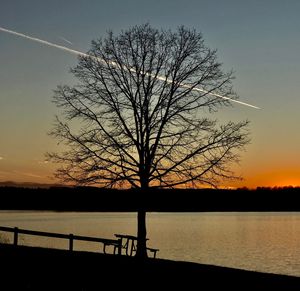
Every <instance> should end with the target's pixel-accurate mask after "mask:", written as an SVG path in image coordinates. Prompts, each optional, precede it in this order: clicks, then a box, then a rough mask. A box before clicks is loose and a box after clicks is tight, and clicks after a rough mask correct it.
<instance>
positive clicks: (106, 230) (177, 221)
mask: <svg viewBox="0 0 300 291" xmlns="http://www.w3.org/2000/svg"><path fill="white" fill-rule="evenodd" d="M0 225H1V226H12V227H15V226H17V227H19V228H26V229H32V230H40V231H50V232H59V233H73V234H78V235H86V236H95V237H103V238H114V234H115V233H124V234H132V235H135V234H136V214H135V213H75V212H68V213H67V212H62V213H57V212H27V211H26V212H19V211H18V212H17V211H0ZM147 230H148V237H149V242H148V246H149V247H154V248H159V249H160V250H159V252H158V257H160V258H166V259H172V260H181V261H193V262H197V263H205V264H214V265H220V266H228V267H235V268H243V269H248V270H257V271H263V272H271V273H278V274H289V275H296V276H300V213H265V212H263V213H148V214H147ZM1 235H2V236H3V235H4V234H3V233H1ZM5 235H6V236H7V237H8V238H9V239H10V241H12V235H11V234H10V235H8V234H5ZM19 241H20V243H21V244H25V245H37V246H46V247H59V248H65V249H67V248H68V241H66V240H65V241H64V240H60V239H53V238H51V239H49V238H37V237H32V236H27V235H26V236H24V235H22V236H20V239H19ZM74 249H75V250H76V249H78V250H90V251H99V250H102V246H101V245H99V244H97V243H84V242H75V244H74Z"/></svg>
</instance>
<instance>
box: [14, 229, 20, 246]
mask: <svg viewBox="0 0 300 291" xmlns="http://www.w3.org/2000/svg"><path fill="white" fill-rule="evenodd" d="M18 232H19V229H18V228H17V227H15V228H14V245H15V246H17V245H18Z"/></svg>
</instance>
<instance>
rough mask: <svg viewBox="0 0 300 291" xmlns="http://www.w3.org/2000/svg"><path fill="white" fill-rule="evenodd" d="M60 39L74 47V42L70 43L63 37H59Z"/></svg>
mask: <svg viewBox="0 0 300 291" xmlns="http://www.w3.org/2000/svg"><path fill="white" fill-rule="evenodd" d="M58 38H60V39H61V40H63V41H65V42H66V43H68V44H71V45H73V43H72V42H70V41H69V40H67V39H66V38H64V37H63V36H59V37H58Z"/></svg>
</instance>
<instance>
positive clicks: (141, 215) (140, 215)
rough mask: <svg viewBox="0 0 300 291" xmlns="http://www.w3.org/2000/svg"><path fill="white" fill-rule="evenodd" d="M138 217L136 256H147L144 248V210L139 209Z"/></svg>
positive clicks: (145, 233) (145, 232) (145, 234)
mask: <svg viewBox="0 0 300 291" xmlns="http://www.w3.org/2000/svg"><path fill="white" fill-rule="evenodd" d="M137 219H138V230H137V237H138V240H137V250H136V257H138V258H147V249H146V247H147V246H146V236H147V231H146V211H145V210H139V211H138V214H137Z"/></svg>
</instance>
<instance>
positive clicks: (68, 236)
mask: <svg viewBox="0 0 300 291" xmlns="http://www.w3.org/2000/svg"><path fill="white" fill-rule="evenodd" d="M0 231H5V232H12V233H13V234H14V239H13V244H14V245H15V246H17V245H18V239H19V234H27V235H34V236H44V237H54V238H61V239H68V240H69V250H70V251H73V245H74V240H80V241H89V242H99V243H102V244H103V253H104V254H105V253H106V246H108V245H111V246H113V247H114V254H115V253H116V250H117V251H118V254H121V249H122V239H106V238H98V237H89V236H81V235H74V234H62V233H54V232H45V231H34V230H28V229H21V228H18V227H6V226H0Z"/></svg>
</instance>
